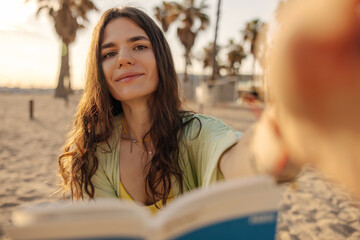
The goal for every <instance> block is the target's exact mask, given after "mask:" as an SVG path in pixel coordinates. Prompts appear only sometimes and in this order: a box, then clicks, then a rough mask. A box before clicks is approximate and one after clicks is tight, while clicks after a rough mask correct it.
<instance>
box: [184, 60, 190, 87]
mask: <svg viewBox="0 0 360 240" xmlns="http://www.w3.org/2000/svg"><path fill="white" fill-rule="evenodd" d="M187 72H188V56H187V54H186V53H185V69H184V83H187V82H188V80H189V79H188V74H187Z"/></svg>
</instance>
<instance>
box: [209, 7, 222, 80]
mask: <svg viewBox="0 0 360 240" xmlns="http://www.w3.org/2000/svg"><path fill="white" fill-rule="evenodd" d="M220 5H221V0H218V6H217V13H216V27H215V38H214V46H213V47H214V48H213V56H212V58H213V59H212V60H213V62H212V64H213V66H212V76H211V79H212V80H214V79H215V78H216V77H218V75H219V70H218V65H217V62H216V55H217V51H216V44H217V34H218V28H219V18H220Z"/></svg>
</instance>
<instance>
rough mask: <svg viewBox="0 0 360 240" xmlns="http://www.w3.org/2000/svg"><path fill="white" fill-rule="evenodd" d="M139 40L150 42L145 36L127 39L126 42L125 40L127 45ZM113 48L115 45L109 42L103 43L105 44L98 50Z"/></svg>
mask: <svg viewBox="0 0 360 240" xmlns="http://www.w3.org/2000/svg"><path fill="white" fill-rule="evenodd" d="M140 40H145V41H149V42H150V40H149V39H148V38H147V37H145V36H135V37H131V38H129V39H128V40H126V42H128V43H133V42H136V41H140ZM114 46H115V44H114V43H112V42H110V43H105V44H103V45H101V47H100V49H101V50H102V49H105V48H111V47H114Z"/></svg>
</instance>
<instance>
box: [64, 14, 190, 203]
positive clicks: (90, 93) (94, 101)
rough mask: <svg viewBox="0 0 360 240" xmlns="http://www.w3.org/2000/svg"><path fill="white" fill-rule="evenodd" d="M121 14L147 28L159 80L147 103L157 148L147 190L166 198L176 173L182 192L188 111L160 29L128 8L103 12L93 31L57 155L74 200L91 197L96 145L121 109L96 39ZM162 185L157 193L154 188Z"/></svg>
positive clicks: (109, 132)
mask: <svg viewBox="0 0 360 240" xmlns="http://www.w3.org/2000/svg"><path fill="white" fill-rule="evenodd" d="M120 17H126V18H129V19H130V20H132V21H134V22H135V23H136V24H137V25H138V26H139V27H141V28H142V29H143V30H144V31H145V32H146V34H147V35H148V37H149V39H150V41H151V44H152V46H153V51H154V55H155V59H156V61H157V66H158V75H159V83H158V87H157V90H156V91H155V92H154V96H153V101H152V102H151V109H152V111H151V116H150V117H151V120H152V126H151V129H150V130H149V132H148V134H149V135H150V137H151V139H152V141H153V144H154V146H155V148H156V149H155V153H154V156H153V158H152V160H151V162H150V163H149V165H148V166H147V167H148V169H149V170H148V173H147V175H146V184H145V186H147V187H146V189H145V191H146V193H147V194H148V195H149V196H150V197H152V200H153V201H154V202H155V199H157V198H161V199H162V202H163V203H166V199H167V198H168V196H169V193H170V190H171V187H172V186H171V181H170V179H171V177H173V176H174V177H175V178H176V181H177V182H178V184H179V186H180V191H182V188H183V184H182V180H183V174H182V171H181V168H180V162H179V161H180V157H179V144H180V139H181V137H182V133H183V129H184V126H185V125H186V123H184V121H183V119H182V118H183V117H184V116H185V115H187V114H186V112H185V111H182V110H181V102H180V98H179V86H178V79H177V75H176V72H175V68H174V63H173V60H172V55H171V51H170V48H169V45H168V43H167V41H166V39H165V36H164V34H163V32H162V31H161V29H160V28H159V27H158V26H157V25H156V24H155V22H154V21H153V20H152V19H151V18H150V17H149V16H147V15H146V14H145V13H144V12H142V11H141V10H139V9H136V8H132V7H126V8H122V9H110V10H108V11H106V12H105V13H104V14H103V15H102V17H101V19H100V21H99V22H98V24H97V25H96V27H95V29H94V31H93V35H92V41H91V47H90V51H89V55H88V60H87V70H86V84H85V88H84V93H83V96H82V98H81V101H80V103H79V106H78V110H77V114H76V117H75V121H74V126H73V129H72V131H71V132H70V138H69V139H68V141H67V142H66V144H65V148H64V153H63V154H62V155H61V156H60V157H59V160H58V166H59V172H60V176H61V179H62V188H61V190H63V191H64V192H65V191H67V190H70V192H71V198H75V199H81V198H83V191H85V192H86V194H87V195H88V196H89V197H90V198H93V197H94V192H95V189H94V185H93V183H92V181H91V178H92V176H93V175H94V174H95V172H96V170H97V168H98V159H97V157H96V155H95V152H96V148H97V145H98V144H99V143H101V142H106V143H108V140H109V138H110V137H111V135H112V133H113V129H114V116H116V115H117V114H119V113H121V112H122V107H121V102H119V101H117V100H116V99H114V98H113V97H112V96H111V95H110V93H109V90H108V88H107V85H106V81H105V76H104V73H103V70H102V66H101V53H100V44H101V42H102V39H103V35H104V29H105V27H106V26H107V24H108V23H109V22H110V21H112V20H114V19H116V18H120ZM160 149H161V151H160ZM161 184H162V189H161V192H158V191H156V189H157V187H158V186H159V185H161Z"/></svg>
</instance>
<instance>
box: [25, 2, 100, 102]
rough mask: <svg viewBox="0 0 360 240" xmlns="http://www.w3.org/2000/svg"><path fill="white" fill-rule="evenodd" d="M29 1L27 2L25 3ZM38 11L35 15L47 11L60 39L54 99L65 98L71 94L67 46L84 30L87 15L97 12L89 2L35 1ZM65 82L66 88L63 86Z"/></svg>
mask: <svg viewBox="0 0 360 240" xmlns="http://www.w3.org/2000/svg"><path fill="white" fill-rule="evenodd" d="M28 1H30V0H27V2H28ZM36 1H37V3H38V10H37V13H36V15H39V13H40V12H42V11H47V13H48V14H49V16H50V18H51V19H52V20H53V21H54V27H55V31H56V33H57V34H58V36H59V37H60V39H61V45H62V49H61V66H60V73H59V80H58V85H57V87H56V90H55V97H58V98H65V99H66V98H67V95H68V94H69V93H71V91H72V90H71V83H70V66H69V45H70V44H71V43H72V42H74V41H75V38H76V33H77V31H78V30H79V29H82V28H84V25H83V24H82V23H85V22H88V21H89V19H88V18H87V14H88V12H89V11H91V10H96V11H97V10H98V9H97V8H96V6H95V5H94V3H93V2H92V1H91V0H36ZM65 81H67V86H65Z"/></svg>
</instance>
